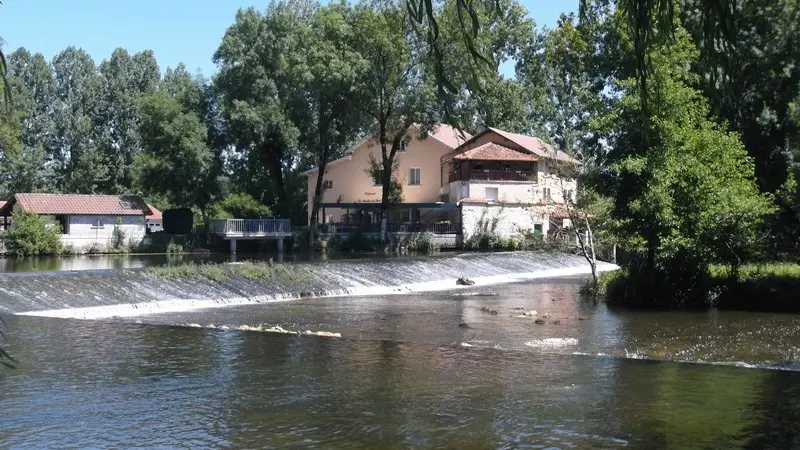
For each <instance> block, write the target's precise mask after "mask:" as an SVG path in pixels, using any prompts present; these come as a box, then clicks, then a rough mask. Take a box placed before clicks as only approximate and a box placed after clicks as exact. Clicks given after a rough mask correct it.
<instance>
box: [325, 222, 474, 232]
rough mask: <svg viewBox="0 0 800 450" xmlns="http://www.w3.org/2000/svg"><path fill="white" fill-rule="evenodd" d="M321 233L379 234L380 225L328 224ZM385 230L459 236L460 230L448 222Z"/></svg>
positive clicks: (393, 225)
mask: <svg viewBox="0 0 800 450" xmlns="http://www.w3.org/2000/svg"><path fill="white" fill-rule="evenodd" d="M322 227H323V231H325V227H327V232H328V233H356V232H362V233H379V232H380V231H381V226H380V224H377V223H362V224H355V223H328V224H325V225H322ZM386 230H387V231H388V232H389V233H426V232H427V233H433V234H459V233H461V229H460V227H459V225H458V224H454V223H450V222H438V223H389V224H387V227H386Z"/></svg>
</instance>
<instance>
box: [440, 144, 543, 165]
mask: <svg viewBox="0 0 800 450" xmlns="http://www.w3.org/2000/svg"><path fill="white" fill-rule="evenodd" d="M453 159H459V160H471V161H536V160H538V159H539V158H538V157H536V155H533V154H531V153H525V152H522V151H517V150H514V149H510V148H508V147H506V146H505V145H502V144H499V143H497V142H487V143H485V144H483V145H480V146H478V147H475V148H473V149H471V150H467V151H465V152H463V153H459V154H457V155H456V156H454V157H453Z"/></svg>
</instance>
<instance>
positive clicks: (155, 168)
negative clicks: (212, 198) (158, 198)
mask: <svg viewBox="0 0 800 450" xmlns="http://www.w3.org/2000/svg"><path fill="white" fill-rule="evenodd" d="M139 110H140V112H141V126H142V127H143V128H144V129H146V130H147V132H146V133H143V134H142V146H143V148H144V151H143V152H142V153H140V154H139V155H137V160H136V161H137V180H138V183H137V184H138V185H139V186H141V187H142V189H143V190H144V192H145V193H146V194H148V193H155V194H160V195H163V196H165V197H166V198H167V199H168V200H169V201H170V203H171V204H173V205H179V206H205V205H206V203H207V202H208V190H207V189H206V186H205V178H206V177H207V176H208V173H209V170H210V167H211V161H212V158H213V154H212V153H211V150H210V149H209V148H208V144H207V143H206V137H207V134H208V130H207V128H206V126H205V125H203V124H202V123H201V122H200V119H199V118H198V117H197V116H196V115H195V114H193V113H191V112H184V111H183V107H182V105H181V103H180V102H179V101H178V100H176V99H175V98H172V97H170V96H169V95H168V94H167V93H165V92H155V93H153V94H149V95H146V96H144V97H142V98H141V99H140V100H139ZM176 180H180V182H176Z"/></svg>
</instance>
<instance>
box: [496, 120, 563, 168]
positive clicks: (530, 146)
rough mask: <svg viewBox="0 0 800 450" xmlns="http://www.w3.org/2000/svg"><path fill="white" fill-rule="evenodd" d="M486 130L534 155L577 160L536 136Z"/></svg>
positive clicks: (561, 159)
mask: <svg viewBox="0 0 800 450" xmlns="http://www.w3.org/2000/svg"><path fill="white" fill-rule="evenodd" d="M487 130H491V131H494V132H495V133H497V134H499V135H500V136H503V137H504V138H506V139H508V140H509V141H511V142H514V143H515V144H517V145H519V146H520V147H522V148H524V149H526V150H528V151H530V152H532V153H534V154H535V155H539V156H541V157H544V158H552V159H557V160H560V161H567V162H571V163H575V162H578V160H576V159H575V158H573V157H572V156H570V155H569V154H567V153H566V152H563V151H559V152H557V151H556V149H555V148H553V146H552V145H550V144H548V143H547V142H545V141H543V140H541V139H539V138H537V137H534V136H525V135H524V134H517V133H510V132H508V131H503V130H500V129H497V128H487Z"/></svg>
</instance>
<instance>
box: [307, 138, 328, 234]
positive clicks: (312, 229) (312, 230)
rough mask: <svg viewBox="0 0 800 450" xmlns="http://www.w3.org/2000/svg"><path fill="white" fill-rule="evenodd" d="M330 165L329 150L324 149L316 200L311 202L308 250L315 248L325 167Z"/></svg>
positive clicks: (318, 166) (321, 155) (318, 171)
mask: <svg viewBox="0 0 800 450" xmlns="http://www.w3.org/2000/svg"><path fill="white" fill-rule="evenodd" d="M327 165H328V149H327V148H326V147H323V148H322V150H321V152H320V155H319V159H318V160H317V183H316V185H315V186H314V199H313V200H312V202H311V217H310V218H309V223H308V248H309V249H313V248H314V235H315V234H316V232H317V224H318V222H319V207H320V203H322V183H323V181H324V178H325V167H326V166H327Z"/></svg>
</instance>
